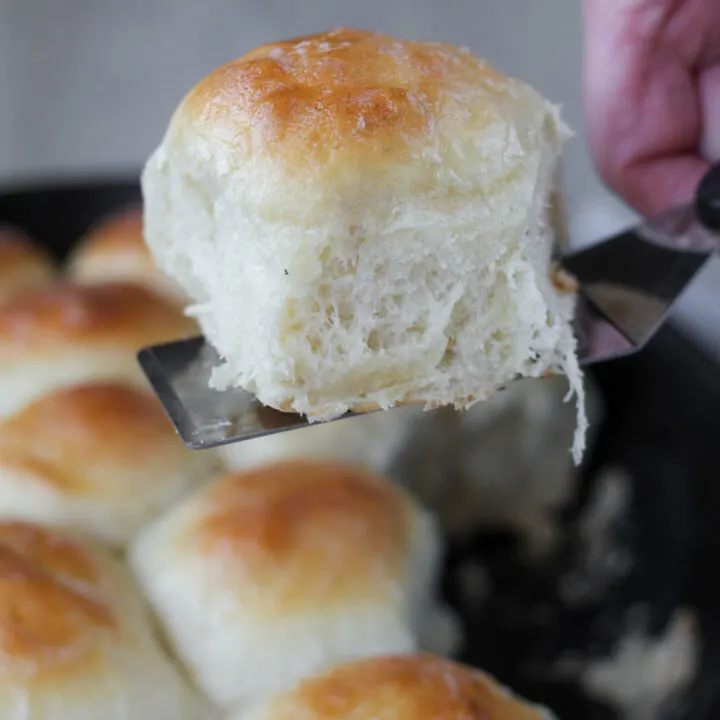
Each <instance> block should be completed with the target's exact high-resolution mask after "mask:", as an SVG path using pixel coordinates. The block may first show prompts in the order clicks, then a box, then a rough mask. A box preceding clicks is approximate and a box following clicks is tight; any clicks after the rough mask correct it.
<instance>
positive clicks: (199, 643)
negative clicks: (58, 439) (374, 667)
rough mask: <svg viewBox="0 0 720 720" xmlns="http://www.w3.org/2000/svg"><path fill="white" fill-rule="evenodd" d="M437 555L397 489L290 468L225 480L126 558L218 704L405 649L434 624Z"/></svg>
mask: <svg viewBox="0 0 720 720" xmlns="http://www.w3.org/2000/svg"><path fill="white" fill-rule="evenodd" d="M439 555H440V540H439V536H438V534H437V531H436V528H435V526H434V524H433V522H432V520H431V518H430V517H429V516H428V515H427V514H426V513H425V512H424V511H423V510H422V509H421V508H420V507H419V506H417V505H416V504H415V503H414V502H413V501H412V500H411V499H410V498H409V497H408V496H406V495H405V494H404V493H403V492H402V491H401V490H399V489H398V488H396V487H393V486H392V485H391V484H390V483H389V482H387V481H385V480H384V479H383V478H381V477H379V476H376V475H374V474H371V473H370V472H369V471H365V470H362V469H358V468H354V467H352V466H349V465H343V464H339V463H332V462H329V461H324V462H323V461H315V462H311V461H307V460H306V461H299V460H298V461H293V462H285V463H277V464H273V465H267V466H264V467H262V468H257V469H255V470H251V471H247V472H245V473H236V474H230V475H227V476H225V477H224V478H222V479H221V480H220V481H218V482H217V483H216V484H213V485H211V486H209V487H208V488H206V489H204V490H201V491H200V492H199V493H198V494H197V495H195V496H194V497H192V498H189V499H188V500H186V501H183V502H182V503H181V504H180V505H178V506H176V507H175V508H173V509H172V510H170V511H169V512H168V513H167V514H166V515H165V516H163V517H161V518H160V519H159V520H156V521H155V522H154V523H152V524H151V525H150V526H148V527H147V528H145V529H144V530H142V531H141V532H140V534H139V535H138V538H137V539H136V541H135V543H134V545H133V547H132V550H131V554H130V557H131V562H132V565H133V567H134V569H135V572H136V575H137V576H138V578H139V579H140V582H141V585H142V586H143V588H144V591H145V595H146V597H148V599H149V600H150V602H151V603H152V605H153V606H154V608H155V611H156V614H157V616H158V617H159V619H160V622H161V623H162V625H163V626H164V628H165V630H166V634H167V636H168V639H169V642H170V644H171V645H172V647H173V648H174V650H175V653H176V655H177V656H178V657H179V658H180V659H181V660H182V661H183V662H184V663H185V665H186V667H187V668H188V670H189V672H190V674H191V675H192V677H193V678H194V680H195V683H196V684H197V685H198V687H200V688H201V689H202V690H203V691H204V692H205V694H206V695H207V696H208V697H209V698H210V699H211V700H212V701H213V702H215V703H216V704H217V705H218V706H220V707H223V708H228V709H229V708H232V707H234V706H236V705H237V704H239V703H245V702H248V701H250V700H254V699H258V698H260V697H263V696H265V695H267V694H268V693H271V692H277V691H280V690H283V689H285V688H287V687H289V686H290V685H292V684H293V683H295V682H296V681H297V680H299V679H300V678H302V677H305V676H307V675H309V674H311V673H313V672H315V671H317V670H320V669H322V668H326V667H329V666H330V665H333V664H335V663H337V662H339V661H342V660H346V659H350V658H356V657H362V656H368V655H377V654H380V653H389V652H393V653H406V652H411V651H413V650H415V649H416V648H417V646H418V644H419V643H418V639H417V638H418V635H419V632H420V628H421V627H423V626H425V625H435V626H437V625H440V623H439V622H436V621H438V618H439V615H440V614H439V613H438V612H437V606H436V604H435V599H434V597H433V590H434V588H433V585H434V583H435V579H436V573H437V570H438V563H439V559H440V558H439ZM441 617H442V619H445V618H444V616H441Z"/></svg>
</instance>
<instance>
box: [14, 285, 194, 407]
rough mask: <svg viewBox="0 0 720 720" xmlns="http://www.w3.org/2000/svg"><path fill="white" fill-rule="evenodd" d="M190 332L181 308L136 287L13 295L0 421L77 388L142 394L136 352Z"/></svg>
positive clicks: (143, 382)
mask: <svg viewBox="0 0 720 720" xmlns="http://www.w3.org/2000/svg"><path fill="white" fill-rule="evenodd" d="M196 331H197V327H196V325H195V322H194V321H193V320H192V319H190V318H187V317H185V316H184V315H183V313H182V311H181V310H180V309H179V308H177V307H176V306H174V305H172V304H171V303H169V302H168V301H167V300H164V299H163V298H161V297H160V296H159V295H155V294H153V293H151V292H150V291H149V290H146V289H144V288H142V287H140V286H139V285H135V284H129V283H102V284H98V285H87V286H80V285H75V284H71V283H58V284H53V285H51V286H50V285H49V286H47V287H42V288H39V289H36V290H29V291H26V292H21V293H18V294H16V295H14V296H13V297H12V298H10V299H9V300H8V301H7V302H5V303H4V304H3V305H0V418H2V417H7V416H9V415H11V414H13V413H14V412H16V411H17V410H19V409H20V408H22V407H23V406H25V405H27V404H28V403H30V402H31V401H32V400H34V399H36V398H38V397H40V396H42V395H44V394H45V393H47V392H50V391H51V390H53V389H55V388H57V387H62V386H66V385H72V384H75V383H78V382H85V381H89V380H100V379H106V380H107V379H111V380H123V381H126V382H130V383H133V384H135V385H139V386H141V387H147V382H146V380H145V376H144V375H143V373H142V371H141V369H140V366H139V365H138V361H137V351H138V350H140V348H142V347H144V346H146V345H153V344H155V343H162V342H167V341H170V340H176V339H178V338H181V337H185V336H189V335H193V334H194V333H195V332H196Z"/></svg>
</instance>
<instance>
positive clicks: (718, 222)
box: [695, 163, 720, 232]
mask: <svg viewBox="0 0 720 720" xmlns="http://www.w3.org/2000/svg"><path fill="white" fill-rule="evenodd" d="M695 214H696V215H697V218H698V220H699V221H700V222H701V223H702V224H703V225H704V226H705V227H706V228H708V230H714V231H716V232H720V163H718V164H717V165H714V166H713V167H712V168H710V170H709V171H708V173H707V174H706V175H705V177H704V178H703V179H702V180H701V181H700V184H699V185H698V189H697V195H696V198H695Z"/></svg>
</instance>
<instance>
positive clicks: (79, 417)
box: [0, 381, 217, 546]
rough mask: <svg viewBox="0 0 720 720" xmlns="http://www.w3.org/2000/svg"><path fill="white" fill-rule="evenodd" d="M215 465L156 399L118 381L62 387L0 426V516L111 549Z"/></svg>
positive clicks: (209, 474)
mask: <svg viewBox="0 0 720 720" xmlns="http://www.w3.org/2000/svg"><path fill="white" fill-rule="evenodd" d="M216 471H217V467H216V457H215V456H214V455H213V454H212V453H198V452H192V451H190V450H188V449H187V448H186V447H185V446H184V445H183V444H182V443H181V442H180V441H179V439H178V437H177V435H176V434H175V431H174V429H173V426H172V425H171V423H170V421H169V420H168V418H167V417H166V415H165V412H164V411H163V409H162V407H161V406H160V404H159V403H158V401H157V399H156V398H155V397H154V396H152V395H151V394H150V393H149V392H148V391H146V390H143V389H140V388H136V387H133V386H131V385H125V384H122V383H119V382H111V381H99V382H93V383H86V384H82V385H73V386H69V387H64V388H58V389H56V390H53V391H51V392H49V393H47V394H46V395H43V396H42V397H40V398H38V399H37V400H35V401H33V402H32V403H30V405H28V406H26V407H25V408H23V409H22V410H20V411H18V412H17V413H15V414H14V415H12V416H11V417H10V418H8V419H7V420H5V421H4V422H0V518H8V517H11V518H22V519H28V520H34V521H38V522H43V523H48V524H52V525H61V526H63V527H67V528H70V529H72V530H76V531H79V532H82V533H83V534H84V535H88V536H92V537H95V538H98V539H101V540H104V541H106V542H109V543H112V544H114V545H120V546H122V545H124V544H125V543H126V542H128V541H129V540H131V539H132V537H133V536H134V535H135V533H136V532H137V530H138V529H139V528H140V527H141V526H142V525H143V524H144V523H145V522H147V521H148V520H150V519H151V518H152V517H153V516H155V515H156V514H157V513H158V512H160V511H162V510H163V509H165V508H166V507H168V506H170V505H171V504H172V503H173V502H175V501H176V500H177V499H179V498H180V497H181V496H182V495H183V494H184V493H186V492H189V491H191V490H193V489H197V488H199V487H200V485H201V483H202V482H204V481H206V480H209V479H210V478H211V477H212V476H213V475H214V474H215V472H216Z"/></svg>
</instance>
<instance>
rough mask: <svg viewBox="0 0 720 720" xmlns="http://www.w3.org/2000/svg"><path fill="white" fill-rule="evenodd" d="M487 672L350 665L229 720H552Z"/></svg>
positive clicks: (372, 661) (404, 662)
mask: <svg viewBox="0 0 720 720" xmlns="http://www.w3.org/2000/svg"><path fill="white" fill-rule="evenodd" d="M552 717H553V716H552V715H551V713H550V712H549V711H548V710H546V709H545V708H542V707H540V706H537V705H531V704H530V703H528V702H526V701H524V700H523V699H522V698H520V697H518V696H516V695H513V694H512V693H511V692H510V691H509V690H508V689H507V688H505V687H503V686H502V685H500V684H499V683H498V682H497V681H496V680H495V679H494V678H492V677H490V676H489V675H487V674H486V673H484V672H481V671H480V670H476V669H474V668H470V667H467V666H465V665H460V664H459V663H455V662H451V661H449V660H443V659H441V658H438V657H433V656H432V655H409V656H384V657H375V658H367V659H362V660H356V661H354V662H349V663H344V664H342V665H339V666H337V667H335V668H332V669H330V670H328V671H326V672H324V673H322V674H318V675H315V676H313V677H311V678H308V679H307V680H304V681H302V682H300V683H299V684H297V685H296V686H295V687H293V688H292V689H291V690H288V691H286V692H283V693H278V694H276V695H274V696H272V697H270V698H268V699H266V700H262V701H260V702H258V703H257V704H255V705H253V706H252V707H249V708H243V709H239V710H238V711H236V712H234V713H232V714H230V715H229V716H228V718H227V720H348V718H352V720H378V718H383V719H386V718H392V720H439V719H440V718H442V720H552Z"/></svg>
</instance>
